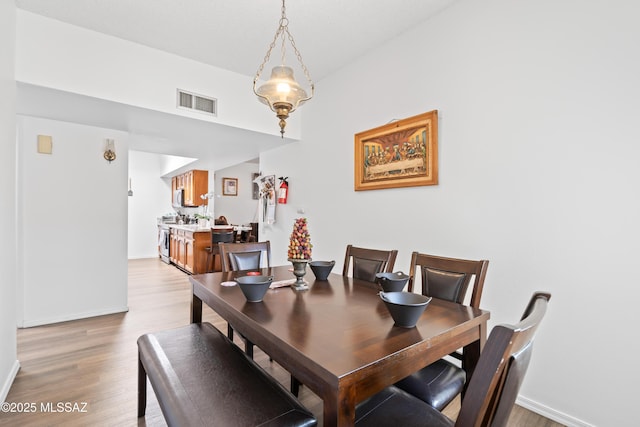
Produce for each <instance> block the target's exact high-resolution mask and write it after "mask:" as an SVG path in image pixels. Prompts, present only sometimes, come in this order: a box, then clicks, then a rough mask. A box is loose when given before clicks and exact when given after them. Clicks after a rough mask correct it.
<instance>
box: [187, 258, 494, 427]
mask: <svg viewBox="0 0 640 427" xmlns="http://www.w3.org/2000/svg"><path fill="white" fill-rule="evenodd" d="M290 269H291V267H290V266H280V267H273V268H269V269H263V270H262V273H263V274H267V275H273V276H274V280H275V281H278V280H284V279H291V278H293V273H292V272H291V271H290ZM244 274H245V273H243V272H238V273H235V272H231V273H211V274H202V275H196V276H191V277H190V281H191V283H192V287H193V304H192V321H195V322H197V321H200V320H201V313H202V302H204V303H205V304H207V305H208V306H210V307H211V308H212V309H213V310H214V311H216V312H217V313H218V314H220V315H221V316H222V317H223V318H224V319H226V320H227V321H228V322H229V323H230V324H231V325H232V326H233V327H234V329H236V330H237V331H238V332H240V333H241V334H243V335H244V336H245V337H246V338H248V339H249V340H251V341H252V342H253V343H255V344H256V345H257V346H259V347H260V348H261V349H262V350H264V351H265V352H266V353H267V354H269V355H270V356H271V357H272V358H273V359H274V360H276V361H277V362H278V363H280V364H281V365H282V366H283V367H284V368H285V369H287V370H288V371H289V372H291V374H292V375H294V376H295V377H296V378H297V379H299V380H300V381H301V382H302V383H303V384H305V386H308V387H309V388H310V389H311V390H313V391H314V392H315V393H317V394H318V395H319V396H320V397H321V398H322V399H323V400H324V424H325V425H349V424H352V423H353V417H354V408H355V404H356V403H357V402H359V401H361V400H363V399H365V398H367V397H369V396H371V395H373V394H374V393H376V392H378V391H380V390H381V389H383V388H384V387H386V386H388V385H391V384H393V383H394V382H396V381H398V380H400V379H402V378H404V377H405V376H407V375H409V374H411V373H412V372H415V371H416V370H418V369H420V368H422V367H423V366H426V365H428V364H429V363H432V362H434V361H436V360H438V359H439V358H441V357H443V356H445V355H447V354H449V353H450V352H452V351H454V350H456V349H458V348H461V347H464V346H475V347H476V348H475V351H472V352H471V353H472V354H474V355H475V356H477V354H479V350H480V347H481V345H482V344H483V343H484V340H485V339H486V322H487V320H488V319H489V313H488V312H486V311H483V310H477V309H473V308H471V307H467V306H463V305H459V304H454V303H450V302H446V301H442V300H438V299H435V298H434V299H433V300H432V301H431V303H430V304H429V306H428V307H427V309H426V310H425V312H424V313H423V315H422V317H421V318H420V319H419V320H418V323H417V325H416V327H415V328H400V327H396V326H394V324H393V319H392V318H391V316H390V314H389V312H388V311H387V308H386V307H385V305H384V303H383V302H382V300H381V299H380V297H379V295H378V289H377V286H376V285H374V284H372V283H369V282H366V281H361V280H356V279H352V278H349V277H343V276H341V275H338V274H331V275H330V276H329V279H328V280H327V281H315V277H314V275H313V273H312V272H311V271H308V272H307V275H306V276H305V279H306V280H307V281H308V282H309V286H310V289H309V290H308V291H302V292H298V291H294V290H293V289H291V288H290V287H284V288H279V289H271V290H269V291H267V294H266V295H265V297H264V299H263V301H262V302H261V303H250V302H247V301H246V299H245V297H244V295H243V294H242V292H241V290H240V288H239V287H238V286H237V285H236V286H231V287H227V286H222V285H221V282H225V281H232V280H233V279H234V277H236V275H244ZM476 358H477V357H476ZM467 366H469V367H470V368H471V369H472V367H473V366H475V360H468V361H467Z"/></svg>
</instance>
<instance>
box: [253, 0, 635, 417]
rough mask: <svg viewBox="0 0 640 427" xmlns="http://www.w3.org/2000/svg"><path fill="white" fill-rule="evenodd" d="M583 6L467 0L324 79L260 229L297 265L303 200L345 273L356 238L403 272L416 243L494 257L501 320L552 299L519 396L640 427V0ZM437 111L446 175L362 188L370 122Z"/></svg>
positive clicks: (285, 155)
mask: <svg viewBox="0 0 640 427" xmlns="http://www.w3.org/2000/svg"><path fill="white" fill-rule="evenodd" d="M577 6H578V4H577V3H575V2H558V1H554V0H541V1H537V2H512V1H507V0H473V1H471V0H461V1H459V2H456V3H454V4H453V5H452V6H451V7H450V8H449V9H446V10H445V11H443V12H442V13H440V14H439V15H437V16H436V17H434V18H433V19H430V20H428V21H426V22H424V23H423V24H422V25H420V26H418V27H416V28H414V29H410V30H408V31H407V33H405V34H403V35H401V36H400V37H398V38H397V39H395V40H392V41H390V42H389V43H387V44H385V45H383V46H380V47H379V48H378V49H376V50H375V51H373V52H371V53H369V54H367V55H365V56H363V57H361V58H359V59H358V60H356V61H355V62H354V63H352V64H351V65H350V66H347V67H345V68H343V69H341V70H340V71H339V72H337V73H335V74H334V75H332V76H330V77H329V78H326V79H324V80H322V81H320V82H318V83H317V85H316V88H317V96H316V99H314V100H312V101H310V102H309V103H307V104H306V105H305V106H304V107H303V108H304V117H303V130H304V134H303V140H302V141H301V142H300V143H297V144H290V145H289V146H287V147H283V148H282V149H279V150H273V151H270V152H267V153H263V155H262V156H261V158H260V168H261V170H262V172H263V174H273V173H275V174H276V176H280V175H288V176H289V179H290V182H291V183H292V184H291V195H290V203H289V204H288V205H285V206H283V205H279V206H278V207H277V213H276V224H274V225H273V226H265V227H263V229H262V230H261V233H262V235H261V238H264V239H269V240H271V247H272V253H273V262H274V263H275V264H278V263H284V262H286V247H287V239H288V235H289V233H290V231H291V224H292V221H293V218H295V217H297V216H301V215H299V214H297V213H296V210H297V209H298V208H299V207H303V208H305V210H306V216H307V217H308V218H309V227H310V230H311V239H312V242H313V245H314V247H313V257H314V258H315V259H335V260H336V261H337V263H338V264H339V265H336V267H335V270H337V271H340V269H341V263H342V260H343V258H344V251H345V246H346V245H347V244H349V243H352V244H356V245H360V246H365V247H372V248H381V249H393V248H396V249H398V250H399V255H398V259H397V262H396V269H397V270H403V271H406V269H407V268H408V267H409V262H410V256H411V252H412V251H420V252H425V253H432V254H439V255H443V256H453V257H461V258H470V259H481V258H486V259H489V260H490V265H489V270H488V275H487V279H486V283H485V288H484V296H483V301H482V307H483V308H485V309H488V310H490V311H491V319H492V320H491V324H490V327H491V326H493V325H495V324H498V323H514V322H515V321H516V320H517V319H519V317H520V316H521V314H522V311H523V310H524V306H525V304H526V302H527V301H528V299H529V297H530V296H531V294H532V293H533V292H534V291H536V290H548V291H550V292H551V293H552V295H553V297H552V298H551V302H550V305H549V310H548V313H547V316H546V318H545V320H544V322H543V324H542V325H541V327H540V329H539V332H538V336H537V338H536V346H535V347H536V348H535V349H534V352H533V359H532V362H531V365H530V368H529V371H528V374H527V377H526V378H525V382H524V385H523V388H522V390H521V395H520V399H519V402H520V403H521V404H523V405H526V406H527V407H530V408H532V409H534V410H535V411H537V412H540V413H543V414H544V415H547V416H549V417H551V418H553V419H555V420H557V421H559V422H561V423H563V424H565V425H570V426H590V425H593V426H614V425H616V426H621V425H640V413H638V411H636V410H635V405H636V400H637V399H636V398H635V396H636V395H635V385H636V384H637V383H638V382H639V381H640V371H639V370H638V369H635V368H634V367H636V366H637V363H636V361H635V355H636V354H637V353H638V351H639V350H640V343H638V342H637V340H635V339H633V338H632V337H635V336H637V335H638V334H637V325H638V324H640V311H639V310H638V309H637V307H636V302H637V301H638V300H639V299H640V288H639V287H638V286H637V283H636V282H637V280H634V278H635V277H636V273H635V266H636V265H637V263H638V257H639V256H640V223H639V222H638V218H640V199H639V198H638V196H637V194H638V183H640V168H638V166H637V159H638V158H640V144H638V141H640V128H638V126H637V125H636V123H637V117H639V116H640V103H639V102H638V100H639V99H640V85H639V84H638V76H639V75H640V56H638V49H637V43H636V41H637V40H640V27H638V25H637V22H636V19H635V17H637V16H638V14H639V13H640V6H639V5H638V4H637V3H636V2H632V1H623V0H616V1H607V2H605V1H601V0H588V1H582V2H579V7H577ZM312 71H313V70H312ZM433 109H437V110H438V111H439V119H440V120H439V125H440V126H439V132H440V134H439V136H440V138H439V155H440V158H439V166H440V168H439V170H440V184H439V185H437V186H432V187H415V188H400V189H392V190H377V191H364V192H355V191H354V190H353V175H354V174H353V169H354V164H353V162H354V160H353V152H354V149H353V144H354V134H355V133H357V132H361V131H364V130H367V129H371V128H374V127H377V126H381V125H384V124H386V123H388V122H389V121H391V120H393V119H401V118H405V117H410V116H413V115H416V114H419V113H423V112H426V111H430V110H433ZM336 339H340V338H339V336H337V337H336ZM622 378H624V381H621V380H620V379H622ZM595 385H597V386H595ZM602 390H615V393H606V392H605V393H602V392H601V391H602ZM598 391H600V392H598Z"/></svg>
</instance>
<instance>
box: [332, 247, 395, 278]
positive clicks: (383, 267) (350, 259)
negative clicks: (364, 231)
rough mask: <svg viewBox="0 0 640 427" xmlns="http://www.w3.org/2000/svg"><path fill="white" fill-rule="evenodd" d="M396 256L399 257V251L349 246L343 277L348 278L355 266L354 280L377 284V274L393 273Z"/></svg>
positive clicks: (353, 271)
mask: <svg viewBox="0 0 640 427" xmlns="http://www.w3.org/2000/svg"><path fill="white" fill-rule="evenodd" d="M396 256H398V251H397V250H395V249H394V250H391V251H383V250H378V249H366V248H359V247H356V246H352V245H347V251H346V254H345V256H344V267H343V268H342V275H343V276H348V275H349V270H350V269H351V266H352V264H353V268H352V274H351V275H352V277H353V278H355V279H361V280H366V281H367V282H375V281H376V273H382V272H391V271H393V266H394V264H395V262H396Z"/></svg>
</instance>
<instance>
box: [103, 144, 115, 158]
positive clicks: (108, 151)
mask: <svg viewBox="0 0 640 427" xmlns="http://www.w3.org/2000/svg"><path fill="white" fill-rule="evenodd" d="M104 159H105V160H106V161H108V162H109V163H111V162H113V161H114V160H115V159H116V145H115V142H113V139H107V144H106V146H105V148H104Z"/></svg>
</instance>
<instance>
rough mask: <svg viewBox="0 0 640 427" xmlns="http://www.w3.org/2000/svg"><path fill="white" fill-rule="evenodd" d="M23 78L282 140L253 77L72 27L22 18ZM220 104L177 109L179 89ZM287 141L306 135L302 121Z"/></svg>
mask: <svg viewBox="0 0 640 427" xmlns="http://www.w3.org/2000/svg"><path fill="white" fill-rule="evenodd" d="M16 79H17V80H18V81H20V82H24V83H29V84H34V85H38V86H44V87H49V88H54V89H60V90H63V91H67V92H72V93H78V94H82V95H89V96H92V97H96V98H100V99H106V100H110V101H116V102H121V103H123V104H128V105H134V106H137V107H142V108H148V109H151V110H156V111H162V112H166V113H170V114H176V115H182V116H187V117H192V118H195V119H199V120H205V121H210V122H214V123H220V124H224V125H228V126H234V127H239V128H243V129H250V130H255V131H258V132H263V133H266V134H270V135H278V136H279V129H278V127H277V126H275V125H274V123H276V122H275V120H274V118H273V116H272V115H270V114H264V106H263V105H262V104H260V103H259V102H256V101H255V95H254V94H253V92H252V91H251V90H247V88H251V85H252V81H253V79H252V77H248V76H242V75H240V74H237V73H233V72H230V71H227V70H222V69H220V68H216V67H212V66H209V65H205V64H202V63H199V62H196V61H192V60H188V59H185V58H181V57H179V56H176V55H172V54H169V53H166V52H161V51H158V50H155V49H151V48H148V47H146V46H142V45H137V44H134V43H131V42H128V41H125V40H122V39H118V38H115V37H112V36H108V35H105V34H100V33H97V32H94V31H89V30H86V29H84V28H80V27H76V26H73V25H69V24H65V23H62V22H60V21H56V20H54V19H50V18H45V17H43V16H40V15H36V14H33V13H30V12H27V11H24V10H18V13H17V54H16ZM178 88H179V89H182V90H186V91H189V92H193V93H197V94H200V95H205V96H212V97H214V98H216V99H217V100H218V107H219V108H218V115H217V117H211V118H210V117H207V116H205V115H203V114H201V113H198V112H189V111H186V110H181V109H177V108H176V89H178ZM287 135H288V137H289V138H294V139H297V138H299V136H300V120H299V117H298V116H296V115H293V116H292V117H291V119H290V120H287Z"/></svg>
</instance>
